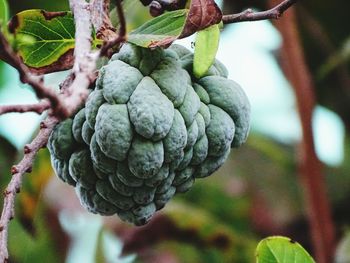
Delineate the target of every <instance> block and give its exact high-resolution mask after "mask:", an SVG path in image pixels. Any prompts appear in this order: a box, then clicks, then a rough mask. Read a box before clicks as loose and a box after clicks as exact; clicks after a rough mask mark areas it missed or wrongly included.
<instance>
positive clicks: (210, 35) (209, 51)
mask: <svg viewBox="0 0 350 263" xmlns="http://www.w3.org/2000/svg"><path fill="white" fill-rule="evenodd" d="M219 40H220V29H219V25H218V24H216V25H212V26H210V27H208V28H206V29H203V30H201V31H199V32H198V33H197V36H196V46H195V49H194V58H193V72H194V75H195V76H196V77H197V78H200V77H202V76H203V75H204V74H205V73H207V71H208V70H209V68H210V66H211V65H212V64H213V62H214V60H215V56H216V52H217V51H218V47H219Z"/></svg>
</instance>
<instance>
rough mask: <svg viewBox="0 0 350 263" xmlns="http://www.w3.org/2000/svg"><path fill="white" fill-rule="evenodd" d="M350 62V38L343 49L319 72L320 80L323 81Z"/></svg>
mask: <svg viewBox="0 0 350 263" xmlns="http://www.w3.org/2000/svg"><path fill="white" fill-rule="evenodd" d="M349 60H350V37H349V38H348V39H346V40H345V42H344V44H343V46H342V47H341V49H340V50H339V51H338V53H336V54H335V55H333V56H331V57H330V58H328V60H327V61H326V62H325V63H324V64H323V65H322V66H321V68H320V69H319V70H318V74H317V76H318V78H319V79H323V78H325V77H327V76H328V75H329V74H330V73H332V71H333V70H334V69H335V68H336V67H338V66H339V65H340V64H343V63H346V62H348V61H349Z"/></svg>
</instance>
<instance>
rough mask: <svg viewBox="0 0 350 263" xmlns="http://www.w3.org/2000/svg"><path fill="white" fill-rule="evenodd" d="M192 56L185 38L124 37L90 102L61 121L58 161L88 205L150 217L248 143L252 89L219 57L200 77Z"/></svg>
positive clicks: (139, 220) (55, 136)
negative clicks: (145, 43)
mask: <svg viewBox="0 0 350 263" xmlns="http://www.w3.org/2000/svg"><path fill="white" fill-rule="evenodd" d="M192 63H193V54H192V53H191V52H190V51H188V50H187V49H185V48H183V47H181V46H177V45H173V46H172V47H170V48H169V49H167V50H163V49H155V50H149V49H144V48H140V47H137V46H134V45H131V44H125V45H124V46H123V47H122V48H121V50H120V52H119V53H117V54H115V55H114V56H113V57H112V59H111V60H110V62H109V63H108V64H107V65H106V66H104V67H102V69H101V70H100V73H99V77H98V79H97V81H96V88H95V90H94V91H92V92H91V94H90V95H89V98H88V99H87V102H86V104H85V108H83V109H81V110H80V111H79V112H78V113H77V114H76V115H75V116H74V117H73V119H68V120H66V121H63V122H61V123H60V124H58V125H57V126H56V127H55V129H54V131H53V132H52V134H51V136H50V139H49V142H48V148H49V150H50V153H51V160H52V166H53V167H54V169H55V171H56V174H57V175H58V177H59V178H60V179H62V180H63V181H65V182H67V183H69V184H71V185H73V186H75V188H76V193H77V195H78V197H79V199H80V201H81V204H82V205H83V206H84V207H85V208H86V209H87V210H89V211H90V212H92V213H98V214H101V215H112V214H118V215H119V217H120V218H121V219H122V220H124V221H128V222H131V223H133V224H135V225H143V224H145V223H147V222H148V221H149V220H150V219H151V217H152V215H153V214H154V213H155V212H156V210H159V209H161V208H163V207H164V206H165V205H166V203H167V202H169V200H170V199H171V198H172V197H173V196H174V195H175V194H176V193H183V192H186V191H188V190H189V189H190V188H191V187H192V185H193V183H194V181H195V178H202V177H206V176H209V175H211V174H212V173H213V172H215V171H216V170H217V169H219V168H220V166H221V165H222V164H223V163H224V162H225V160H226V158H227V157H228V155H229V153H230V150H231V147H238V146H240V145H241V144H242V143H244V141H245V140H246V138H247V135H248V131H249V118H250V105H249V102H248V99H247V97H246V95H245V93H244V92H243V90H242V89H241V88H240V87H239V86H238V84H237V83H235V82H233V81H231V80H228V79H227V75H228V73H227V70H226V68H225V67H224V66H223V65H222V64H221V63H220V62H219V61H215V62H214V64H213V65H212V67H211V68H210V69H209V70H208V72H207V74H206V75H205V76H204V77H202V78H200V79H196V78H195V77H194V76H193V75H192Z"/></svg>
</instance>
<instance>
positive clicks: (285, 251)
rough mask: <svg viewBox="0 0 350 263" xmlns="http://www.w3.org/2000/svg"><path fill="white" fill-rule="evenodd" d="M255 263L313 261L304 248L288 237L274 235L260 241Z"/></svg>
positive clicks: (307, 262) (310, 262) (303, 262)
mask: <svg viewBox="0 0 350 263" xmlns="http://www.w3.org/2000/svg"><path fill="white" fill-rule="evenodd" d="M256 262H257V263H315V261H314V260H313V259H312V257H311V256H310V255H309V253H307V252H306V250H305V249H304V248H303V247H302V246H301V245H299V244H298V243H296V242H295V241H293V240H291V239H290V238H286V237H281V236H275V237H268V238H265V239H263V240H262V241H260V243H259V244H258V247H257V249H256Z"/></svg>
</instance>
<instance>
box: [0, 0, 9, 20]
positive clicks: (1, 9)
mask: <svg viewBox="0 0 350 263" xmlns="http://www.w3.org/2000/svg"><path fill="white" fill-rule="evenodd" d="M8 19H9V14H8V5H7V1H6V0H0V25H2V24H5V23H6V22H7V20H8Z"/></svg>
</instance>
